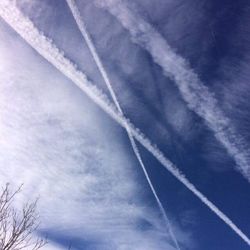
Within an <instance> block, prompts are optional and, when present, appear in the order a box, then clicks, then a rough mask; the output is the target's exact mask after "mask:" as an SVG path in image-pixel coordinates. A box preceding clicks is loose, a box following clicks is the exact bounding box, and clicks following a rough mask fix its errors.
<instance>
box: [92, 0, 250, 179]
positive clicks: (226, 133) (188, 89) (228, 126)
mask: <svg viewBox="0 0 250 250" xmlns="http://www.w3.org/2000/svg"><path fill="white" fill-rule="evenodd" d="M96 2H97V5H98V6H101V7H104V8H106V9H107V10H108V11H109V12H110V13H111V14H112V15H113V16H115V17H116V18H117V19H118V20H119V21H120V22H121V24H122V25H123V26H124V28H126V29H127V30H128V31H129V32H130V34H131V36H132V38H133V42H135V43H137V44H138V45H139V46H141V47H143V48H144V49H145V50H147V51H148V52H149V53H150V55H151V56H152V58H153V60H154V61H155V63H157V64H158V65H160V66H161V67H162V69H163V73H164V74H165V75H166V76H167V77H169V78H170V79H172V80H174V81H175V83H176V85H177V87H178V88H179V91H180V93H181V95H182V98H183V99H184V100H185V101H186V103H187V105H188V107H189V108H190V109H191V110H193V111H194V112H195V113H196V114H197V115H199V116H200V117H201V118H203V119H204V120H205V122H206V124H207V126H208V127H209V128H210V129H211V130H212V131H213V132H214V135H215V137H216V138H217V140H218V141H219V142H220V143H221V144H222V145H224V147H225V148H226V150H227V152H228V154H229V155H230V156H231V157H233V158H234V160H235V163H236V166H235V169H236V170H238V171H239V172H240V173H241V174H242V175H243V176H244V177H245V178H246V179H247V180H248V181H249V182H250V151H249V147H248V145H247V143H246V142H245V140H244V139H243V137H242V136H240V135H239V134H238V133H237V132H236V130H235V128H234V127H233V126H232V122H231V121H230V119H229V118H228V117H226V115H225V113H224V112H223V111H222V109H220V108H219V104H218V101H217V100H216V98H215V97H214V95H213V93H211V92H210V91H209V89H208V88H207V87H206V86H205V85H204V84H203V83H202V82H201V80H200V79H199V77H198V76H197V74H196V73H195V72H194V71H193V70H192V69H191V67H190V65H189V64H188V62H187V61H186V60H185V59H184V58H182V57H181V56H179V55H178V54H176V53H175V52H174V50H173V49H172V48H171V47H170V46H169V44H168V43H167V42H166V40H165V39H164V37H163V36H162V35H161V34H159V33H158V32H157V30H155V29H154V28H153V26H152V25H151V24H149V23H148V22H146V21H145V20H144V19H143V18H142V17H141V16H140V15H138V14H137V13H136V12H135V11H133V10H132V7H130V6H128V4H126V3H125V2H124V1H121V0H96Z"/></svg>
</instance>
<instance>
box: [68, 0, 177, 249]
mask: <svg viewBox="0 0 250 250" xmlns="http://www.w3.org/2000/svg"><path fill="white" fill-rule="evenodd" d="M66 2H67V4H68V6H69V8H70V11H71V13H72V15H73V17H74V20H75V22H76V24H77V27H78V29H79V30H80V32H81V34H82V36H83V38H84V39H85V41H86V43H87V46H88V48H89V50H90V52H91V54H92V57H93V59H94V61H95V63H96V65H97V67H98V70H99V71H100V73H101V75H102V77H103V80H104V82H105V84H106V86H107V88H108V90H109V93H110V95H111V97H112V100H113V101H114V103H115V106H116V108H117V109H118V111H119V112H120V114H121V115H122V116H124V113H123V110H122V108H121V105H120V103H119V101H118V98H117V96H116V94H115V91H114V89H113V87H112V84H111V81H110V78H109V76H108V74H107V72H106V70H105V68H104V66H103V63H102V61H101V59H100V57H99V55H98V52H97V50H96V48H95V45H94V43H93V41H92V39H91V37H90V35H89V33H88V31H87V28H86V25H85V23H84V20H83V19H82V17H81V14H80V12H79V9H78V7H77V5H76V2H75V1H74V0H66ZM125 129H126V131H127V134H128V138H129V141H130V144H131V146H132V149H133V151H134V154H135V156H136V158H137V160H138V162H139V164H140V166H141V168H142V170H143V173H144V175H145V177H146V180H147V182H148V184H149V186H150V189H151V191H152V193H153V195H154V197H155V200H156V202H157V205H158V207H159V209H160V211H161V213H162V215H163V219H164V221H165V224H166V227H167V229H168V231H169V234H170V237H171V238H172V240H173V242H174V245H175V247H176V249H178V250H180V246H179V243H178V241H177V238H176V236H175V234H174V232H173V230H172V227H171V225H170V221H169V219H168V216H167V214H166V211H165V209H164V207H163V205H162V203H161V201H160V198H159V197H158V195H157V193H156V190H155V188H154V186H153V183H152V181H151V179H150V177H149V175H148V172H147V169H146V167H145V165H144V162H143V160H142V157H141V155H140V152H139V149H138V147H137V145H136V142H135V140H134V137H133V135H132V134H131V131H130V129H129V127H128V126H127V125H126V124H125Z"/></svg>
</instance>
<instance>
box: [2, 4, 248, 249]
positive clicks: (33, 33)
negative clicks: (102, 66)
mask: <svg viewBox="0 0 250 250" xmlns="http://www.w3.org/2000/svg"><path fill="white" fill-rule="evenodd" d="M0 15H1V17H2V18H3V19H4V20H5V21H6V22H7V23H8V24H9V25H10V26H11V27H12V28H13V29H14V30H15V31H16V32H17V33H18V34H19V35H20V36H21V37H22V38H23V39H24V40H25V41H26V42H27V43H29V44H30V45H31V46H32V47H33V48H34V49H35V50H36V51H37V52H38V53H39V54H40V55H42V56H43V57H44V58H45V59H47V60H48V61H49V62H50V63H51V64H53V65H54V66H55V67H56V68H57V69H58V70H59V71H61V72H62V73H63V74H64V75H65V76H67V77H68V78H69V79H71V80H72V81H73V82H74V83H75V84H76V85H77V86H78V87H79V88H80V89H81V90H83V91H84V92H85V93H86V94H87V95H88V96H89V97H90V98H91V99H92V100H93V101H94V102H95V103H96V104H97V105H99V106H100V107H101V108H102V109H103V110H104V111H105V112H106V113H107V114H109V115H110V116H111V117H112V118H113V119H114V120H115V121H116V122H117V123H119V124H120V125H121V126H122V127H124V128H126V126H128V127H129V129H130V131H131V133H132V135H133V136H134V137H135V138H136V140H137V141H138V142H140V143H141V144H142V145H143V146H144V147H145V148H146V149H147V150H148V151H149V152H150V153H151V154H152V155H154V156H155V158H156V159H157V160H158V161H159V162H160V163H161V164H162V165H163V166H164V167H165V168H166V169H167V170H168V171H169V172H170V173H172V174H173V175H174V176H175V177H176V178H177V179H178V180H179V181H180V182H181V183H182V184H184V185H185V186H186V187H187V188H188V189H189V190H190V191H191V192H193V194H194V195H196V196H197V197H198V198H199V199H200V200H201V201H202V202H203V203H204V204H205V205H207V206H208V207H209V208H210V209H211V211H213V212H214V213H215V214H216V215H217V216H218V217H219V218H220V219H221V220H223V221H224V222H225V223H226V224H227V225H228V226H229V227H230V228H231V229H232V230H233V231H234V232H235V233H236V234H237V235H238V236H239V237H241V238H242V239H243V240H244V241H245V242H246V243H247V244H248V245H250V239H249V238H248V237H247V236H246V235H245V234H244V233H243V232H242V231H241V230H240V229H239V228H238V227H237V226H236V225H235V224H234V223H233V222H232V221H231V220H230V219H229V218H228V217H227V216H226V215H225V214H224V213H223V212H222V211H220V210H219V209H218V208H217V207H216V206H215V205H214V204H213V203H212V202H211V201H210V200H208V199H207V198H206V197H205V196H204V195H203V194H202V193H201V192H200V191H199V190H198V189H197V188H196V187H195V186H194V185H193V184H192V183H191V182H190V181H189V180H188V179H187V178H186V177H185V176H184V175H183V174H182V173H181V172H180V171H179V169H178V168H177V167H176V166H175V165H174V164H173V163H172V162H170V161H169V160H168V159H167V158H166V157H165V156H164V155H163V153H162V152H161V151H160V150H159V149H158V148H157V146H156V145H154V144H152V143H151V141H150V140H149V139H148V138H146V137H145V136H144V135H143V134H142V133H141V132H140V130H139V129H138V128H136V127H134V126H133V124H132V123H130V122H129V121H128V120H127V119H126V118H125V117H124V116H122V115H121V114H120V113H119V112H118V111H117V109H116V108H115V107H114V106H113V104H112V103H110V101H109V100H108V98H107V97H106V96H105V95H104V94H103V93H102V92H101V91H100V90H98V89H97V88H96V86H94V85H93V84H92V83H91V82H90V81H88V80H87V78H86V76H85V75H84V74H83V73H82V72H80V71H79V70H77V68H76V66H75V65H73V64H72V63H71V62H70V61H69V60H68V59H67V58H66V57H65V56H64V55H63V53H62V52H60V51H59V49H58V48H57V47H56V46H55V45H54V44H53V43H52V41H51V40H49V39H48V38H46V37H45V36H44V35H42V34H41V33H40V32H39V30H38V29H37V28H36V27H35V26H34V24H33V23H32V22H31V21H30V20H29V19H28V18H27V17H25V16H24V15H23V14H22V13H21V12H20V11H19V9H18V8H17V7H16V6H15V4H13V3H12V2H10V1H8V0H2V1H1V2H0Z"/></svg>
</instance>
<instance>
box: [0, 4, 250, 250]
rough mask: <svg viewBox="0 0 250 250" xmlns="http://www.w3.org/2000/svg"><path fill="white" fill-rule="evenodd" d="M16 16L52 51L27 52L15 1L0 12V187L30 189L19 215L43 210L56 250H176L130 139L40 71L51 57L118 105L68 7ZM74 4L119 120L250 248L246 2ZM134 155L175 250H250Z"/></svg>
mask: <svg viewBox="0 0 250 250" xmlns="http://www.w3.org/2000/svg"><path fill="white" fill-rule="evenodd" d="M16 2H17V4H16V7H17V8H18V9H19V10H20V11H21V13H22V14H23V16H24V17H28V18H29V19H30V21H31V22H32V23H33V24H34V25H35V28H36V29H37V30H38V31H39V32H40V33H39V34H38V36H40V37H41V36H42V34H43V36H45V37H47V38H49V39H51V40H49V42H43V40H42V39H40V38H39V37H38V38H37V39H38V40H37V41H38V42H34V43H33V44H32V42H30V40H29V37H34V34H35V32H33V31H31V29H32V28H31V29H28V30H25V26H24V23H22V22H20V21H19V22H16V23H15V22H12V23H11V24H10V23H9V24H8V20H14V19H11V18H12V17H15V15H16V12H14V11H11V12H10V13H11V14H8V15H7V17H5V16H4V13H6V12H5V11H6V10H7V9H8V8H9V5H8V4H10V5H12V4H13V1H8V0H4V1H3V2H2V3H1V5H0V9H1V13H0V14H1V16H2V17H3V18H2V19H0V88H1V89H0V131H1V135H0V152H1V153H0V165H1V170H0V180H1V182H2V183H5V182H11V183H12V185H13V186H16V185H19V184H20V183H24V190H23V194H22V196H21V197H20V199H19V200H18V203H17V204H16V205H17V206H20V204H22V203H23V202H24V201H25V200H27V198H30V197H34V198H35V197H37V196H38V195H39V196H40V201H39V207H38V209H39V214H40V215H41V228H40V230H39V232H38V234H40V235H48V238H49V240H50V244H48V246H46V248H47V249H49V250H53V249H67V248H68V245H69V244H71V246H72V249H89V250H94V249H101V250H103V249H111V250H113V249H114V250H115V249H119V250H123V249H126V250H127V249H136V250H137V249H138V250H139V249H146V250H158V249H159V250H160V249H166V250H172V249H175V247H174V244H173V239H172V238H171V234H170V233H169V228H166V226H165V224H164V220H163V216H162V213H161V211H160V210H159V207H158V206H157V203H156V201H155V197H154V196H153V194H152V192H151V191H152V190H151V189H150V188H149V185H148V183H147V181H146V179H145V176H144V173H143V171H142V169H141V167H140V164H139V162H138V159H137V158H136V156H135V154H134V152H133V150H132V147H131V143H130V141H129V139H128V135H127V133H126V131H125V130H124V129H123V128H122V127H121V126H120V125H119V124H118V123H117V122H116V121H114V120H113V119H112V118H111V117H110V116H109V115H108V114H107V113H105V112H104V111H103V108H102V107H100V106H101V105H100V106H99V105H97V104H96V103H95V102H93V100H92V99H91V98H89V97H88V94H87V95H86V93H85V92H84V91H82V89H80V88H78V87H77V86H76V85H75V83H76V82H74V79H76V78H74V76H73V80H72V78H70V77H69V75H67V72H66V73H65V72H64V71H65V70H57V69H56V68H55V67H54V66H55V64H53V62H54V61H53V60H54V59H53V58H52V61H51V59H48V58H44V57H46V56H47V55H51V54H53V53H54V52H53V51H54V47H53V48H50V47H48V46H47V45H48V44H51V43H53V45H54V46H55V47H57V48H58V49H59V50H60V51H63V52H64V57H65V58H67V59H69V60H70V61H71V62H72V63H73V64H74V67H71V66H69V67H68V69H67V68H66V71H67V70H68V72H69V74H73V75H74V72H73V73H72V72H71V71H72V70H73V71H74V69H76V68H77V70H78V72H82V73H83V74H84V75H85V76H86V77H87V79H88V81H89V82H90V83H91V84H94V85H95V86H96V87H97V88H98V91H99V92H98V93H99V94H98V95H97V96H98V98H100V99H102V95H100V93H104V94H105V95H107V97H108V98H109V99H110V100H111V102H112V98H111V95H110V93H109V91H108V88H107V86H106V85H105V81H104V80H103V78H102V75H101V74H100V72H99V70H98V67H97V65H96V63H95V61H94V59H93V57H92V55H91V53H90V51H89V48H88V46H87V44H86V41H85V40H84V38H83V37H82V34H81V32H80V31H79V29H78V26H77V24H76V22H75V20H74V18H73V15H72V13H71V11H70V8H69V6H68V5H67V2H66V1H56V0H54V1H51V0H50V1H49V0H43V1H42V0H20V1H16ZM75 2H76V7H77V8H78V9H79V13H80V15H81V18H82V20H83V21H84V23H85V26H86V28H87V31H88V33H89V35H90V37H91V38H92V41H93V44H94V45H95V48H96V52H97V53H98V55H99V57H100V59H101V61H102V64H103V66H104V69H105V70H106V73H107V75H108V77H109V79H110V82H111V84H112V87H113V90H114V92H115V94H116V97H117V99H118V100H119V104H120V106H121V108H122V111H123V113H124V115H125V116H126V117H127V118H129V120H130V122H131V123H132V124H133V125H134V126H135V127H136V128H138V129H139V130H140V131H141V132H142V133H143V134H144V135H145V136H146V137H147V138H148V139H149V140H150V141H151V142H152V143H153V144H155V145H157V147H158V148H159V149H160V150H161V152H162V153H163V154H164V156H165V157H166V159H168V160H169V161H170V162H171V163H172V164H174V165H175V166H176V167H177V168H178V169H179V170H180V171H181V172H182V173H183V174H184V175H185V178H186V179H187V180H189V182H190V183H191V184H193V185H194V186H195V187H196V188H197V189H198V190H199V191H200V192H201V193H202V194H203V195H204V197H206V198H208V199H209V200H210V201H211V202H212V203H213V204H214V205H216V206H217V207H218V208H219V209H220V211H221V212H223V213H224V214H225V215H227V216H228V217H229V218H230V219H231V220H232V221H233V223H234V224H235V225H237V227H238V228H239V229H240V230H241V231H242V232H243V233H244V234H245V235H246V237H250V217H249V211H250V199H249V195H250V189H249V180H250V151H249V144H250V132H249V125H250V120H249V115H250V103H249V97H248V95H249V93H250V92H249V91H250V87H249V77H250V68H249V65H250V64H249V60H250V58H249V56H250V54H249V53H250V50H249V40H250V37H249V27H250V26H249V23H250V22H249V21H250V20H249V16H250V15H249V11H250V4H249V2H248V1H243V0H241V1H215V0H214V1H212V0H209V1H208V0H206V1H201V0H199V1H198V0H192V1H188V0H185V1H184V0H177V1H176V0H168V1H165V0H156V1H150V0H136V1H125V0H96V1H89V0H77V1H75ZM5 3H7V5H6V6H7V7H6V6H5ZM4 19H5V21H4ZM6 21H7V22H6ZM15 25H17V26H18V25H20V27H21V29H22V32H21V33H20V32H19V31H18V32H16V31H15V30H14V29H13V27H14V26H15ZM18 27H19V26H18ZM14 28H15V27H14ZM25 32H26V34H28V35H27V36H26V41H25V40H24V39H23V38H22V37H21V36H23V33H25ZM27 37H28V38H27ZM39 39H40V40H39ZM39 41H40V42H39ZM41 41H42V43H41ZM46 41H47V40H46ZM46 44H47V45H46ZM45 45H46V46H47V47H46V46H45ZM39 48H42V50H43V52H39ZM37 50H38V52H39V53H40V54H39V53H37ZM46 50H47V51H48V53H47V52H46ZM44 51H45V52H44ZM50 53H51V54H50ZM54 54H56V53H54ZM54 54H53V55H54ZM56 57H57V58H56V59H55V61H56V60H57V61H60V60H61V59H60V55H59V56H58V55H57V56H56ZM46 59H47V60H46ZM53 65H54V66H53ZM70 67H71V68H70ZM72 68H74V69H72ZM64 69H65V68H64ZM66 76H68V77H66ZM83 81H84V80H83ZM98 98H97V99H98ZM105 100H106V99H105ZM97 102H98V101H97ZM108 107H109V104H108ZM114 110H115V112H117V113H119V112H118V110H117V109H116V108H114ZM137 146H138V149H139V152H140V156H141V158H142V160H143V163H144V165H145V167H146V169H147V171H148V174H149V176H150V179H151V181H152V184H153V185H154V188H155V191H156V192H157V194H158V197H159V199H160V201H161V202H162V205H163V207H164V210H165V213H166V214H167V216H168V219H169V221H170V224H171V230H172V232H173V234H174V237H175V238H176V239H177V241H178V243H179V246H180V249H183V250H184V249H186V250H189V249H190V250H191V249H192V250H224V249H226V250H245V249H249V245H248V244H247V243H246V242H245V241H244V240H243V239H242V238H241V237H239V235H238V234H237V233H236V232H235V231H233V230H232V229H231V228H230V227H229V225H228V224H227V223H225V222H223V221H222V220H221V219H220V218H219V217H218V216H217V215H216V214H215V213H214V212H213V211H211V209H210V208H209V207H208V206H207V205H206V204H204V203H202V202H201V200H200V199H198V198H197V196H196V195H195V194H194V193H193V192H191V191H190V190H188V189H187V188H186V187H185V186H184V185H183V183H181V181H179V180H178V178H175V177H174V176H173V175H172V174H171V173H170V172H169V171H168V170H167V169H166V168H165V167H164V166H163V165H162V164H161V163H159V161H158V160H157V159H156V158H155V157H154V156H153V155H152V152H149V151H148V150H147V149H145V147H144V146H142V145H141V144H140V143H138V142H137ZM46 248H45V249H46Z"/></svg>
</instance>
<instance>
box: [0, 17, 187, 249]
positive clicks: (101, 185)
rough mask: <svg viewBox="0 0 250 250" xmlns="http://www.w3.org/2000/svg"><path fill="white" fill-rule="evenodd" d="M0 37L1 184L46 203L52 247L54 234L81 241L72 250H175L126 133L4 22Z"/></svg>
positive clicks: (45, 228)
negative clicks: (149, 203) (147, 195)
mask: <svg viewBox="0 0 250 250" xmlns="http://www.w3.org/2000/svg"><path fill="white" fill-rule="evenodd" d="M0 32H1V33H0V36H1V37H3V36H4V37H5V39H3V40H1V42H0V53H1V58H0V65H1V66H0V107H1V108H0V131H1V133H0V165H1V168H0V180H1V183H4V182H6V181H10V182H11V183H12V184H13V185H18V184H20V183H24V189H23V192H22V196H20V202H24V201H25V200H27V197H28V199H32V198H35V197H36V196H37V195H39V196H40V201H39V207H38V209H39V214H40V216H41V222H42V224H41V228H40V229H41V231H42V232H44V233H48V236H49V240H50V238H51V240H50V241H52V240H54V238H53V237H51V235H52V236H53V235H55V234H56V235H57V239H56V240H55V241H58V242H59V243H60V236H61V237H62V238H63V237H64V236H65V235H67V239H68V240H66V241H63V242H64V243H65V245H67V244H69V243H70V241H71V239H75V238H78V239H79V245H80V246H79V245H76V246H74V243H73V242H72V243H73V246H74V247H73V248H72V249H82V246H84V247H85V248H86V249H93V248H94V247H96V248H97V249H152V250H153V249H169V250H172V249H173V247H172V246H171V244H170V240H169V239H168V236H167V237H166V234H165V229H164V227H163V225H162V223H161V220H160V219H159V217H158V213H155V212H153V211H152V210H150V209H148V208H146V207H145V204H144V202H143V201H142V198H141V196H142V193H141V191H140V189H141V188H142V187H141V184H140V182H139V181H138V180H137V179H136V175H137V174H136V171H135V169H134V165H135V163H134V162H132V161H131V160H130V156H129V155H128V154H129V153H127V152H126V151H127V150H126V149H127V147H126V145H123V143H122V142H121V140H122V139H121V138H120V136H119V134H120V132H121V131H120V129H119V128H117V126H116V124H114V123H113V122H112V121H110V120H109V119H108V118H107V117H106V115H105V113H102V112H101V111H100V110H99V108H97V107H96V106H95V105H93V104H92V103H90V102H89V99H88V98H86V97H84V96H83V95H82V93H81V92H80V91H79V90H78V89H77V88H75V87H74V85H72V84H70V82H69V81H68V80H67V79H66V78H65V77H64V76H63V75H61V74H60V73H58V72H57V70H55V69H54V68H53V67H51V66H50V65H49V64H48V63H47V62H46V61H45V60H43V59H42V58H41V57H38V56H37V54H36V53H34V51H33V50H32V49H31V48H30V47H29V46H27V45H26V44H25V43H24V42H23V41H22V40H21V39H19V38H18V37H17V36H16V34H14V33H13V32H10V30H9V28H8V27H7V26H6V24H4V23H3V22H1V23H0ZM107 142H108V143H107ZM139 194H140V195H139ZM178 231H180V230H179V229H178V230H177V232H178ZM184 238H185V236H182V237H181V239H182V241H183V239H184ZM72 241H73V240H72ZM184 241H185V240H184ZM89 245H91V247H92V248H91V247H90V246H89ZM65 248H66V249H67V246H66V247H65V246H60V245H54V244H52V243H50V244H49V245H48V246H46V248H45V249H65Z"/></svg>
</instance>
